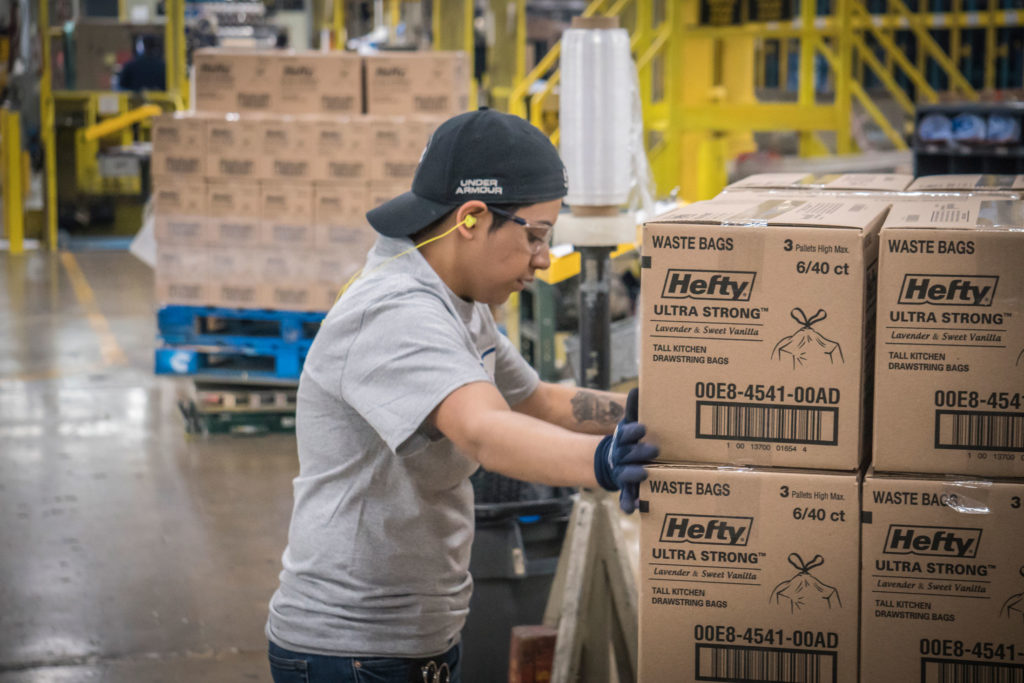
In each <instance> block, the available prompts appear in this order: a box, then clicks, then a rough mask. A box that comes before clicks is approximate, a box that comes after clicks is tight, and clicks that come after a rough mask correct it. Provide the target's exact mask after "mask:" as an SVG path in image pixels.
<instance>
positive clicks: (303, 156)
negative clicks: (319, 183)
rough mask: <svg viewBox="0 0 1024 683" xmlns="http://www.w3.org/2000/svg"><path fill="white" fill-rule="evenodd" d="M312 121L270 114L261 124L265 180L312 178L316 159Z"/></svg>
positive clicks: (261, 173)
mask: <svg viewBox="0 0 1024 683" xmlns="http://www.w3.org/2000/svg"><path fill="white" fill-rule="evenodd" d="M315 141H316V138H315V131H314V126H313V120H312V119H308V118H303V117H292V116H282V117H267V118H265V119H264V120H263V121H261V123H260V153H261V155H262V157H263V166H262V169H261V170H260V177H261V178H262V179H264V180H291V181H297V180H313V178H314V176H315V172H314V171H315V168H316V164H315V163H314V159H316V158H317V153H316V149H315Z"/></svg>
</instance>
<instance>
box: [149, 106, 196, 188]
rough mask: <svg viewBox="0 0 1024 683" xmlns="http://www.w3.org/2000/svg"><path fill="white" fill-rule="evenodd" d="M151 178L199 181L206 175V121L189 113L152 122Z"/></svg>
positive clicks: (166, 116)
mask: <svg viewBox="0 0 1024 683" xmlns="http://www.w3.org/2000/svg"><path fill="white" fill-rule="evenodd" d="M152 135H153V156H152V159H151V162H150V167H151V169H152V173H153V177H154V178H157V179H158V181H159V180H160V179H162V178H164V177H170V176H173V177H176V178H187V179H191V180H202V179H203V177H204V175H205V172H206V155H205V152H204V147H205V141H206V119H205V118H203V117H202V116H196V115H194V114H189V113H182V112H179V113H176V114H164V115H162V116H158V117H156V118H155V119H153V131H152Z"/></svg>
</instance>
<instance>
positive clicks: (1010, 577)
mask: <svg viewBox="0 0 1024 683" xmlns="http://www.w3.org/2000/svg"><path fill="white" fill-rule="evenodd" d="M1022 500H1024V482H1022V481H1004V482H997V481H955V480H951V479H945V478H944V479H939V478H932V479H929V478H925V477H922V478H911V477H885V476H880V475H879V476H873V475H869V476H868V477H867V478H865V480H864V502H863V508H864V511H863V513H862V524H861V539H862V553H863V559H862V562H863V564H862V568H861V582H862V586H861V610H862V614H861V680H864V681H923V682H932V681H1021V680H1024V543H1021V542H1020V530H1021V525H1022V523H1024V509H1022V504H1021V501H1022Z"/></svg>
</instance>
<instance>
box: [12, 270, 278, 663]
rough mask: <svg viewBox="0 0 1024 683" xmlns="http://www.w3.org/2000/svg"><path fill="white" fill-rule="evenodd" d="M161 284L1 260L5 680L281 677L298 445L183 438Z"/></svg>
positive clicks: (146, 274) (136, 274) (142, 273)
mask: <svg viewBox="0 0 1024 683" xmlns="http://www.w3.org/2000/svg"><path fill="white" fill-rule="evenodd" d="M152 287H153V284H152V273H151V271H150V269H149V268H148V267H146V266H145V265H143V264H142V263H140V262H139V261H137V260H136V259H135V258H134V257H133V256H131V255H129V254H127V253H125V252H118V253H111V252H106V253H104V252H94V253H82V254H74V255H71V254H61V255H52V254H47V253H33V254H31V255H27V256H24V257H12V256H10V255H9V254H6V253H0V681H2V682H3V683H29V682H31V683H43V682H46V683H65V682H68V683H70V682H71V681H74V682H76V683H78V682H79V681H94V680H95V681H104V682H109V683H121V682H127V681H133V682H139V681H146V682H150V681H152V682H156V681H168V682H172V681H175V682H177V681H196V682H200V681H210V682H212V681H217V682H221V681H225V682H226V681H269V680H270V673H269V670H268V668H267V664H266V640H265V639H264V636H263V624H264V621H265V619H266V604H267V600H268V599H269V598H270V595H271V593H272V592H273V590H274V588H275V586H276V585H277V572H278V571H279V566H280V554H281V551H282V550H283V549H284V543H285V538H286V534H287V526H288V518H289V514H290V511H291V483H290V482H291V478H292V477H293V476H294V475H295V473H296V472H297V469H298V468H297V461H296V457H295V445H294V438H293V437H290V436H271V437H263V438H252V439H246V438H237V437H218V438H212V439H208V440H202V439H188V438H186V435H185V433H184V428H183V422H182V419H181V416H180V415H179V414H178V411H177V407H176V399H177V391H178V386H179V382H178V381H175V380H169V379H164V378H158V377H156V376H154V375H153V369H152V366H153V358H152V354H153V346H154V336H155V315H154V305H153V294H152Z"/></svg>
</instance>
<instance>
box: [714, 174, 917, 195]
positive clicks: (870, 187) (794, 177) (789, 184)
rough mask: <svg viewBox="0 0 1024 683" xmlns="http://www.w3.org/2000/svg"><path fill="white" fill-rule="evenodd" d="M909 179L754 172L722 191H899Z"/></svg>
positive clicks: (879, 176)
mask: <svg viewBox="0 0 1024 683" xmlns="http://www.w3.org/2000/svg"><path fill="white" fill-rule="evenodd" d="M913 180H914V176H912V175H906V174H902V173H826V174H820V175H819V174H815V173H757V174H754V175H751V176H747V177H746V178H743V179H742V180H738V181H736V182H735V183H732V184H730V185H729V186H728V187H726V188H725V190H726V192H729V191H732V190H748V189H756V190H811V191H830V190H851V191H857V192H872V191H874V192H900V191H902V190H905V189H906V188H907V186H908V185H910V183H911V182H913Z"/></svg>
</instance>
